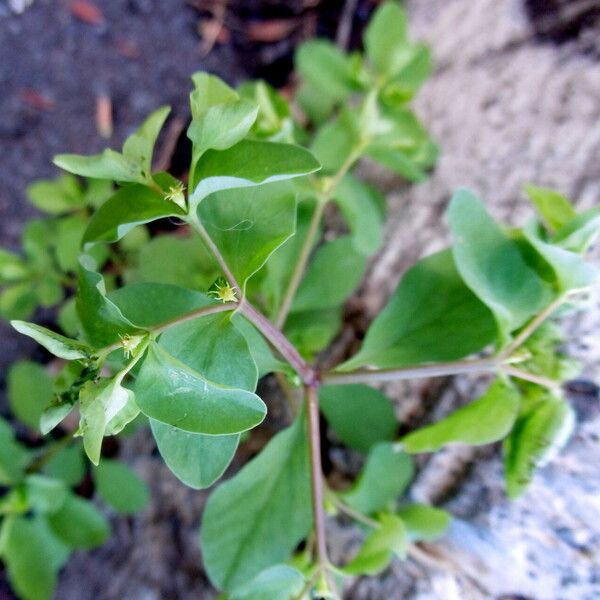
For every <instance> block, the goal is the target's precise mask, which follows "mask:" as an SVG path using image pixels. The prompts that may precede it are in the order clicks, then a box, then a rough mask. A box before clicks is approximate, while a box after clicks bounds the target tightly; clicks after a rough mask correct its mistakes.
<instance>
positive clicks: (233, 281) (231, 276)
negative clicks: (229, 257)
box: [187, 214, 242, 298]
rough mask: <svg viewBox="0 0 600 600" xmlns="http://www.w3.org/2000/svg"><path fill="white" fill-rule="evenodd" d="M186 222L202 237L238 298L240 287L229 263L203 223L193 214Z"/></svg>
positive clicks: (240, 294)
mask: <svg viewBox="0 0 600 600" xmlns="http://www.w3.org/2000/svg"><path fill="white" fill-rule="evenodd" d="M187 222H188V223H189V224H190V225H191V226H192V227H193V228H194V229H195V230H196V231H197V233H198V235H199V236H200V237H201V238H202V241H203V242H204V244H205V245H206V247H207V248H208V251H209V252H210V253H211V254H212V255H213V256H214V258H215V260H216V261H217V263H218V264H219V267H220V268H221V271H223V275H225V279H227V281H228V282H229V285H230V286H231V287H232V288H233V289H234V291H235V292H236V294H237V296H238V298H241V297H242V292H241V288H240V286H239V284H238V282H237V280H236V278H235V275H234V274H233V273H232V272H231V269H230V268H229V265H228V264H227V262H226V261H225V259H224V258H223V255H222V254H221V252H220V250H219V249H218V248H217V245H216V244H215V243H214V242H213V241H212V238H211V237H210V235H208V231H206V229H204V225H202V223H201V222H200V219H198V217H196V216H195V215H192V214H190V215H189V217H188V219H187Z"/></svg>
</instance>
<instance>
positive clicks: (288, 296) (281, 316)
mask: <svg viewBox="0 0 600 600" xmlns="http://www.w3.org/2000/svg"><path fill="white" fill-rule="evenodd" d="M325 205H326V202H323V201H322V200H317V206H316V208H315V211H314V212H313V214H312V217H311V220H310V225H309V226H308V232H307V234H306V238H304V243H303V244H302V249H301V250H300V255H299V256H298V261H297V262H296V265H295V267H294V271H293V272H292V277H291V279H290V282H289V284H288V287H287V289H286V291H285V295H284V297H283V301H282V302H281V306H280V307H279V312H278V313H277V318H276V319H275V325H276V326H277V327H278V328H279V329H281V328H282V327H283V325H284V324H285V320H286V319H287V316H288V313H289V312H290V308H291V307H292V302H293V300H294V296H295V295H296V292H297V291H298V287H299V286H300V282H301V281H302V277H303V275H304V271H305V269H306V265H307V263H308V259H309V257H310V252H311V250H312V247H313V245H314V243H315V238H316V235H317V231H318V230H319V224H320V223H321V219H322V218H323V212H324V211H325Z"/></svg>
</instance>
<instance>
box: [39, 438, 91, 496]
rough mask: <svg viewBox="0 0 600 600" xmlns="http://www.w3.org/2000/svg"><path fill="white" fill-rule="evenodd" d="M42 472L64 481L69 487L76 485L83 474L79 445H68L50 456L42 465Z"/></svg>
mask: <svg viewBox="0 0 600 600" xmlns="http://www.w3.org/2000/svg"><path fill="white" fill-rule="evenodd" d="M44 473H46V474H48V475H50V476H51V477H55V478H57V479H60V480H62V481H64V482H65V483H66V484H67V485H68V486H69V487H73V486H75V485H77V484H78V483H79V482H80V481H81V480H82V479H83V477H84V475H85V461H84V459H83V453H82V451H81V448H80V446H79V445H77V446H68V447H67V448H64V449H63V450H61V451H60V452H59V453H58V454H55V455H54V456H52V457H51V458H50V460H49V461H48V462H47V463H46V465H45V466H44Z"/></svg>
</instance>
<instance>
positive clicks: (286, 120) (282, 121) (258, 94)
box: [238, 80, 294, 142]
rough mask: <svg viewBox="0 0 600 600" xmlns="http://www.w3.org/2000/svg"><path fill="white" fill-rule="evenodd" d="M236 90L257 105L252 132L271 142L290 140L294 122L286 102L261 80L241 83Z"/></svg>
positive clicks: (292, 135)
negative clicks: (256, 114)
mask: <svg viewBox="0 0 600 600" xmlns="http://www.w3.org/2000/svg"><path fill="white" fill-rule="evenodd" d="M238 92H239V94H240V96H242V98H246V99H247V100H250V101H251V102H253V103H254V104H257V105H258V117H257V119H256V121H255V123H254V125H253V126H252V130H251V131H252V134H253V135H255V136H256V137H257V138H259V139H268V140H270V141H272V142H277V141H281V142H283V141H292V140H293V137H294V132H293V128H294V124H293V120H292V116H291V111H290V107H289V104H288V102H287V101H286V100H285V99H284V98H283V97H282V96H281V94H279V92H277V90H276V89H275V88H273V87H271V86H270V85H269V84H268V83H266V82H265V81H262V80H258V81H247V82H245V83H243V84H242V85H241V86H240V87H239V88H238Z"/></svg>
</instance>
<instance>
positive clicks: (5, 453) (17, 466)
mask: <svg viewBox="0 0 600 600" xmlns="http://www.w3.org/2000/svg"><path fill="white" fill-rule="evenodd" d="M29 460H30V454H29V452H28V451H27V450H26V449H25V447H24V446H21V444H19V443H18V442H17V441H16V440H15V436H14V433H13V430H12V428H11V426H10V425H9V424H8V423H7V422H6V421H5V420H4V419H2V418H0V485H10V484H13V483H17V482H18V481H19V479H20V478H21V476H22V474H23V471H24V470H25V467H26V466H27V464H28V462H29Z"/></svg>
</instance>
